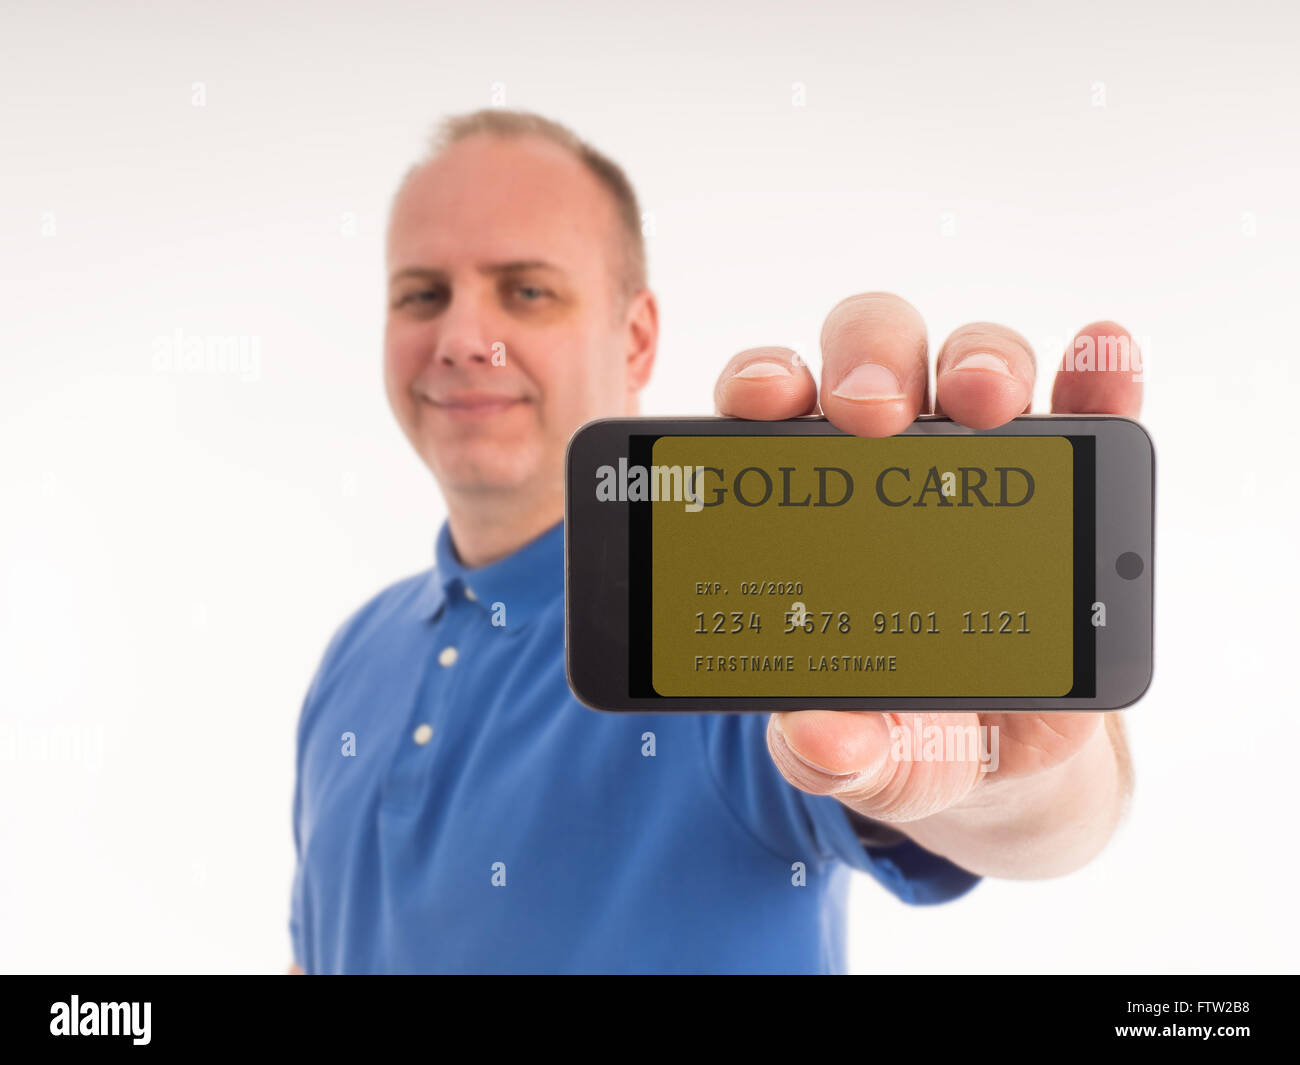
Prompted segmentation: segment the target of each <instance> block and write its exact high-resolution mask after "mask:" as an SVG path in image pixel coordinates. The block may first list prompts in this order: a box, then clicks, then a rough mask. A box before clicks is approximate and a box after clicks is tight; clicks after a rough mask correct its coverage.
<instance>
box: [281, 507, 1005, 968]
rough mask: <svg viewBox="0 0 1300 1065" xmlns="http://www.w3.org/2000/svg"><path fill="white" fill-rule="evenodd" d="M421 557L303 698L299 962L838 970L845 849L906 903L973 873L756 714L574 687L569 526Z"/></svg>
mask: <svg viewBox="0 0 1300 1065" xmlns="http://www.w3.org/2000/svg"><path fill="white" fill-rule="evenodd" d="M435 562H436V565H435V566H434V567H433V568H432V569H430V570H428V571H426V572H424V573H420V574H417V575H416V576H414V577H410V578H408V579H406V580H403V581H400V582H398V583H397V584H394V585H392V586H391V587H389V588H387V589H386V590H384V591H382V592H380V593H379V595H377V596H375V598H374V599H372V600H371V601H370V602H369V603H367V604H366V605H365V606H364V607H362V608H361V610H359V611H358V612H357V613H356V614H354V615H353V616H352V617H351V618H350V619H349V620H348V621H347V622H346V623H345V624H344V625H343V626H342V628H340V629H339V630H338V632H337V633H336V634H335V636H334V638H333V640H332V641H331V642H330V644H329V647H328V649H327V650H326V652H325V657H324V660H323V661H322V662H321V665H320V668H319V670H318V671H317V674H316V677H315V679H314V680H313V682H312V684H311V687H310V690H309V691H308V694H307V698H306V701H305V703H304V705H303V708H302V714H301V717H300V719H299V724H298V741H297V780H296V786H295V792H294V802H293V835H294V843H295V846H296V847H297V868H296V872H295V875H294V880H293V889H292V903H291V916H290V921H289V928H290V935H291V937H292V942H293V952H294V956H295V959H296V960H297V961H298V963H299V964H300V965H302V967H303V968H304V969H305V970H306V971H307V972H309V973H416V972H419V973H434V972H454V973H508V972H535V973H571V972H599V973H632V972H639V973H706V972H719V973H721V972H734V973H757V972H782V973H827V972H842V971H843V970H844V968H845V903H846V892H847V888H848V878H849V876H850V870H851V869H859V870H862V871H864V872H866V873H868V874H870V875H871V876H872V877H874V878H875V879H876V881H878V882H879V883H880V884H881V885H882V886H883V887H884V888H886V889H887V890H888V891H890V892H892V893H893V894H894V895H896V896H897V897H898V898H900V899H903V900H904V901H905V902H909V903H915V904H926V903H938V902H944V901H946V900H948V899H952V898H955V897H957V896H959V895H961V894H963V893H964V892H966V891H968V890H969V889H970V888H971V887H972V886H973V885H974V884H975V883H976V881H977V880H978V879H979V878H978V877H976V876H974V875H972V874H971V873H968V872H966V871H964V870H962V869H959V868H958V867H957V866H955V865H953V864H951V863H950V862H948V861H947V860H945V859H943V858H940V857H937V856H936V855H933V854H931V853H929V852H928V851H925V850H923V849H922V848H921V847H919V846H918V845H916V844H915V843H913V842H911V841H910V840H906V839H904V840H903V841H902V842H895V843H893V844H892V845H881V846H876V845H866V844H865V843H864V839H867V840H869V839H870V838H871V837H869V836H865V835H864V836H861V837H860V835H859V832H860V831H862V832H865V831H866V830H867V828H868V827H869V825H868V823H864V822H861V821H860V820H859V819H857V818H856V815H850V814H849V812H848V811H847V810H846V809H845V808H844V807H843V806H842V805H841V804H840V803H839V802H838V801H837V800H836V799H833V798H830V797H828V796H813V795H807V794H805V793H803V792H801V791H799V790H798V789H797V788H794V787H791V786H790V785H789V784H788V783H787V782H786V781H785V779H784V778H783V777H782V776H781V774H780V772H779V771H778V770H777V768H776V766H775V765H774V764H773V762H772V759H771V756H770V755H769V754H768V750H767V741H766V729H767V720H768V717H767V715H766V714H621V715H614V714H603V713H599V712H597V711H593V710H590V709H588V708H587V707H585V706H583V705H582V704H581V703H579V702H578V701H577V700H576V699H575V698H574V696H573V693H572V692H571V691H570V690H569V686H568V682H567V680H566V678H565V672H564V525H563V523H562V522H561V523H557V524H556V525H555V526H553V527H552V528H551V529H549V530H548V531H547V532H545V533H544V534H543V535H541V536H540V537H538V538H537V539H535V540H533V541H532V542H530V543H528V544H526V545H524V546H523V547H522V548H520V549H519V550H518V551H516V552H515V553H514V554H512V555H510V556H508V557H507V558H504V559H501V560H500V561H498V562H495V563H493V564H491V565H488V566H483V567H479V568H475V569H470V568H468V567H466V566H464V565H462V564H461V562H460V561H459V559H458V558H457V557H456V552H455V549H454V547H453V545H452V541H451V537H450V532H449V530H448V527H447V525H446V524H445V523H444V524H443V526H442V528H441V530H440V531H439V533H438V538H437V544H436V548H435ZM877 842H879V840H877Z"/></svg>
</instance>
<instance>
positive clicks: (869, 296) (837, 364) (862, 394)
mask: <svg viewBox="0 0 1300 1065" xmlns="http://www.w3.org/2000/svg"><path fill="white" fill-rule="evenodd" d="M821 344H822V386H821V404H822V411H823V413H825V415H826V417H827V418H828V419H830V421H831V422H833V423H834V424H835V425H836V426H837V427H838V428H840V429H843V430H844V431H845V432H846V433H853V434H854V435H856V436H892V435H893V434H894V433H898V432H901V431H902V430H904V429H906V428H907V427H908V426H909V425H910V424H911V423H912V422H913V421H914V420H915V418H916V416H917V415H918V414H919V413H921V411H922V410H923V409H926V410H928V405H929V396H928V391H929V389H928V386H929V376H930V364H929V345H928V341H927V338H926V334H925V322H924V321H923V320H922V319H921V315H920V314H919V313H918V312H917V310H916V308H915V307H913V306H912V305H911V304H910V303H908V302H907V301H906V300H904V299H902V298H900V297H898V296H895V295H892V294H891V293H888V292H864V293H862V294H861V295H857V296H850V297H849V298H848V299H846V300H843V301H841V302H840V303H838V304H836V305H835V307H833V308H832V309H831V312H830V314H828V315H827V316H826V323H825V324H824V325H823V326H822V337H821Z"/></svg>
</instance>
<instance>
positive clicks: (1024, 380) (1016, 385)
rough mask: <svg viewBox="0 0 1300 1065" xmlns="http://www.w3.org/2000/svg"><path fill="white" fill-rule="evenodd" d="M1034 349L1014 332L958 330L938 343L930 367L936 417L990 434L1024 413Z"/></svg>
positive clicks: (984, 326)
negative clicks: (940, 345) (938, 415)
mask: <svg viewBox="0 0 1300 1065" xmlns="http://www.w3.org/2000/svg"><path fill="white" fill-rule="evenodd" d="M1034 374H1035V367H1034V350H1033V348H1032V347H1030V345H1029V341H1028V340H1026V339H1025V338H1024V337H1023V336H1021V335H1020V334H1019V333H1017V332H1016V331H1015V330H1014V329H1008V328H1007V327H1006V326H1004V325H996V324H994V323H993V322H972V323H971V324H970V325H964V326H962V327H961V328H960V329H958V330H956V331H954V332H953V334H952V335H951V336H950V337H949V338H948V339H947V340H945V341H944V343H943V347H942V348H940V349H939V358H938V361H937V362H936V365H935V404H934V409H935V413H936V414H944V415H946V416H947V417H949V418H951V419H952V420H953V421H955V422H961V423H962V425H969V426H970V427H971V428H972V429H992V428H994V427H995V426H998V425H1004V424H1006V423H1007V422H1009V421H1011V419H1012V418H1015V417H1017V416H1018V415H1021V414H1024V413H1025V412H1026V411H1028V410H1029V405H1030V403H1032V402H1033V398H1034Z"/></svg>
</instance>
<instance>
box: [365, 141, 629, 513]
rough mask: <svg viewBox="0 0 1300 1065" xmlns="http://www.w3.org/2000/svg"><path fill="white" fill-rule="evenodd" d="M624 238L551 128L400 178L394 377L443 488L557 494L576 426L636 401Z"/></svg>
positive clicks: (389, 362)
mask: <svg viewBox="0 0 1300 1065" xmlns="http://www.w3.org/2000/svg"><path fill="white" fill-rule="evenodd" d="M618 249H619V244H618V229H617V218H616V214H615V210H614V206H613V203H612V201H611V198H610V196H609V195H608V193H607V192H606V191H605V190H604V189H603V187H602V186H600V185H599V183H598V182H597V180H596V179H595V178H594V177H593V176H592V175H591V174H590V173H588V171H587V170H586V169H585V167H583V165H582V164H581V163H580V162H579V161H578V160H577V159H575V158H573V157H572V156H570V155H569V154H568V153H567V152H565V151H564V150H563V149H561V148H560V147H558V146H556V145H553V144H551V143H550V142H548V141H545V140H543V139H541V138H537V137H524V138H517V139H509V140H507V139H502V138H499V137H495V136H491V135H475V136H472V137H469V138H467V139H466V140H464V141H461V142H459V143H458V144H455V145H453V146H452V147H451V148H450V149H448V150H447V151H446V152H445V153H444V154H443V155H442V156H440V157H439V158H437V159H435V160H433V161H432V162H431V163H429V164H426V165H425V166H424V167H422V168H421V169H420V170H419V171H417V172H416V173H415V174H414V175H413V176H412V177H411V179H410V180H409V182H408V183H407V184H406V186H405V187H404V188H403V189H402V191H401V193H400V194H399V196H398V198H397V202H396V203H395V205H394V208H393V216H392V219H391V222H390V226H389V239H388V275H389V276H388V319H387V327H386V329H385V343H384V377H385V385H386V388H387V392H388V401H389V403H390V405H391V406H392V409H393V412H394V414H395V415H396V416H397V420H398V422H399V423H400V424H401V426H402V429H403V431H404V432H405V433H406V435H407V438H408V439H409V440H410V441H411V443H412V445H413V446H414V447H415V449H416V451H417V452H418V453H419V454H420V456H421V458H423V460H424V462H425V464H426V465H427V466H428V467H429V469H430V470H431V471H432V472H433V474H434V476H435V477H436V478H437V480H438V482H439V484H440V485H441V486H442V489H443V492H444V493H446V494H449V495H458V496H461V497H462V498H463V497H464V496H466V495H473V494H482V493H495V494H502V493H506V494H515V495H530V494H537V495H539V496H554V495H555V493H556V492H558V491H562V487H561V486H562V478H563V460H564V449H565V445H566V444H567V442H568V439H569V436H570V435H571V434H572V433H573V431H574V430H575V429H576V428H577V427H578V426H579V425H581V424H582V423H583V422H584V421H588V420H590V419H592V418H597V417H608V416H610V415H623V414H628V413H634V412H635V393H636V391H637V389H639V388H640V387H641V385H642V384H643V383H644V378H645V376H646V375H648V373H649V362H648V360H644V359H642V360H640V361H638V360H637V359H629V354H630V350H631V349H630V346H634V345H633V343H632V340H631V339H630V336H631V333H630V331H629V328H628V317H627V314H626V313H622V314H618V315H617V317H616V311H619V310H620V307H619V306H617V305H616V304H618V303H619V302H620V301H618V300H617V299H616V296H615V292H616V285H617V282H616V278H615V270H616V268H617V264H618V262H619V260H618V259H617V258H616V256H617V253H618ZM651 347H653V345H651ZM652 355H653V351H651V357H652ZM642 362H644V363H645V365H644V367H642V365H641V363H642Z"/></svg>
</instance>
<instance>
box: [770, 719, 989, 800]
mask: <svg viewBox="0 0 1300 1065" xmlns="http://www.w3.org/2000/svg"><path fill="white" fill-rule="evenodd" d="M903 716H905V717H906V719H907V720H906V721H900V715H897V714H877V713H866V712H860V711H851V710H839V711H837V710H800V711H795V712H793V713H785V714H773V715H772V717H771V719H770V720H769V721H768V728H767V746H768V751H769V752H770V753H771V755H772V760H773V762H775V763H776V766H777V768H778V769H779V770H780V771H781V774H782V775H783V776H784V777H785V778H786V780H788V781H789V782H790V783H791V784H793V785H794V786H795V787H796V788H799V789H800V790H801V791H806V792H810V793H812V794H814V795H834V796H835V798H837V799H839V800H840V801H841V802H843V803H845V804H846V805H848V806H851V807H852V808H853V809H854V810H856V811H857V812H858V813H860V814H862V815H863V816H864V817H869V818H872V819H874V820H878V821H915V820H918V819H920V818H923V817H929V816H931V815H932V814H936V813H939V812H941V811H943V810H946V809H947V808H948V807H950V806H952V805H954V804H955V803H957V802H960V801H961V800H962V799H964V798H965V797H966V796H967V795H969V794H970V791H971V789H972V788H974V787H975V785H976V784H977V783H979V780H980V776H981V770H980V763H979V760H978V758H979V756H978V753H977V752H976V751H975V749H974V748H975V745H974V744H971V745H970V748H969V749H968V750H965V751H963V752H961V754H960V755H959V756H957V757H953V758H946V757H945V758H939V759H923V760H915V757H914V749H915V746H916V744H915V738H914V735H913V734H914V733H916V732H917V731H918V728H917V723H918V722H920V732H921V733H922V734H924V730H925V729H926V728H933V727H937V728H938V729H939V730H940V732H941V733H942V732H943V730H944V729H945V728H954V727H955V728H970V727H972V726H975V725H977V724H978V721H979V718H978V716H977V715H975V714H933V713H927V714H907V715H903Z"/></svg>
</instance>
